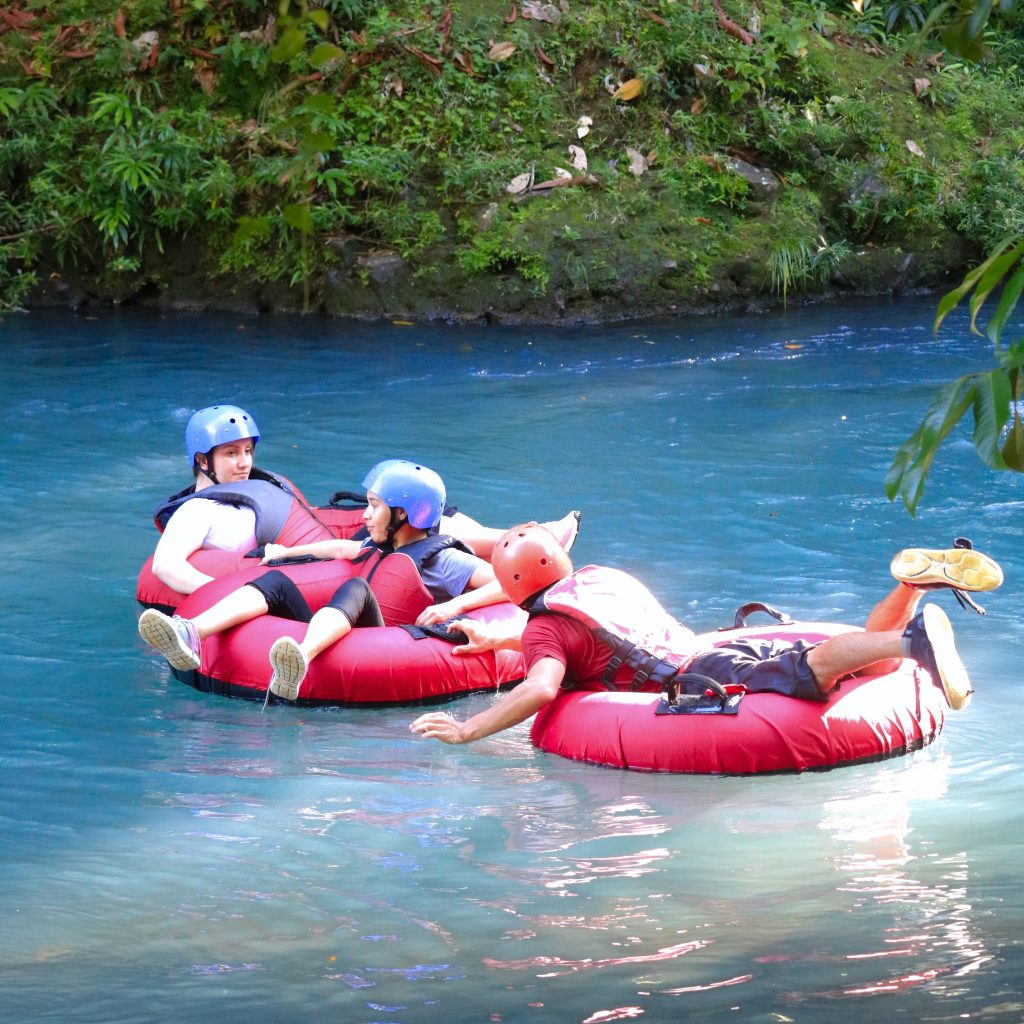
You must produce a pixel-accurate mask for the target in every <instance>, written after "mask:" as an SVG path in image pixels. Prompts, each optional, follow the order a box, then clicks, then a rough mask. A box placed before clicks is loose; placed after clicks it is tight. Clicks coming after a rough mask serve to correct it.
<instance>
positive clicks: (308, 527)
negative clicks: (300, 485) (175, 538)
mask: <svg viewBox="0 0 1024 1024" xmlns="http://www.w3.org/2000/svg"><path fill="white" fill-rule="evenodd" d="M197 498H205V499H206V500H208V501H217V502H220V503H222V504H225V505H236V506H238V507H241V508H250V509H252V511H253V512H254V513H255V515H256V542H257V544H260V545H263V544H286V545H288V546H289V547H295V546H296V545H298V544H309V543H311V542H313V541H317V540H332V539H334V537H335V534H334V533H332V532H331V530H330V529H329V528H328V527H327V526H326V525H325V524H324V523H322V522H321V521H320V520H319V519H318V518H317V516H316V514H315V513H314V511H313V510H312V509H311V508H310V507H309V505H307V504H306V502H305V500H304V499H303V498H302V496H301V495H300V494H299V493H298V491H297V490H296V489H295V488H294V487H293V486H292V485H291V484H290V483H289V482H288V481H287V480H285V479H284V478H283V477H279V476H276V475H275V474H273V473H268V472H266V471H265V470H261V469H255V468H254V469H253V470H252V474H251V475H250V477H249V479H248V480H240V481H238V482H237V483H230V484H214V485H213V486H212V487H204V488H203V489H202V490H200V491H197V490H196V489H195V486H194V485H193V486H192V487H187V488H185V490H183V491H179V492H178V493H177V494H175V495H172V496H171V497H170V498H168V499H167V500H166V501H163V502H161V503H160V504H159V505H158V506H157V508H156V511H155V512H154V513H153V518H154V520H155V521H156V525H157V529H159V530H160V531H161V533H162V532H163V531H164V529H165V528H166V526H167V523H168V522H169V521H170V518H171V516H173V515H174V513H175V512H176V511H177V510H178V509H179V508H181V506H182V505H184V504H185V502H186V501H193V500H195V499H197Z"/></svg>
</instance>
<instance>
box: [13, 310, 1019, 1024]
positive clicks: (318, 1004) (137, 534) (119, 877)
mask: <svg viewBox="0 0 1024 1024" xmlns="http://www.w3.org/2000/svg"><path fill="white" fill-rule="evenodd" d="M933 315H934V300H925V299H921V300H914V301H905V302H901V303H891V304H890V303H883V304H874V305H864V306H844V307H829V308H826V307H822V308H817V309H791V310H789V311H787V312H784V313H779V314H774V315H770V316H761V317H757V318H745V319H741V318H718V319H702V320H695V321H668V320H665V321H656V322H644V323H640V324H629V325H617V326H611V327H602V328H573V329H541V328H530V329H515V330H513V329H504V328H500V329H499V328H488V329H485V328H470V327H445V326H411V325H403V324H389V323H388V324H373V325H353V324H342V323H334V322H328V321H323V320H289V319H284V318H280V319H260V320H243V319H240V318H233V317H227V316H221V317H212V316H211V317H187V316H159V315H157V314H142V313H131V312H127V311H126V312H121V313H115V314H105V315H89V316H84V315H77V316H76V315H73V314H70V313H59V314H58V313H54V314H49V313H47V314H41V313H40V314H33V315H29V316H9V317H6V318H4V319H2V320H0V352H2V357H3V369H2V372H0V417H2V431H3V443H2V445H0V479H2V481H3V487H2V489H0V522H2V524H3V528H2V532H0V553H2V558H3V561H4V565H5V573H4V575H5V579H6V583H5V585H4V587H3V599H2V605H3V615H2V619H0V651H2V654H3V672H2V677H0V679H2V683H0V685H2V687H3V697H4V700H3V703H2V705H0V772H2V778H3V780H4V785H3V787H2V790H0V866H2V869H3V870H2V878H3V884H2V885H0V919H2V921H3V922H4V926H3V928H2V929H0V1015H2V1018H3V1020H4V1021H5V1022H7V1024H21V1022H61V1024H66V1022H75V1024H86V1022H97V1024H99V1022H102V1024H116V1022H132V1024H135V1022H162V1021H171V1020H183V1021H199V1022H205V1021H217V1022H218V1024H228V1022H247V1024H263V1022H267V1024H270V1022H282V1024H283V1022H294V1021H315V1022H323V1021H331V1022H338V1024H376V1022H396V1024H397V1022H402V1024H435V1022H443V1024H464V1022H465V1024H470V1022H494V1021H511V1022H517V1024H518V1022H527V1024H529V1022H537V1024H547V1022H557V1024H562V1022H568V1024H577V1022H579V1024H583V1022H586V1024H596V1022H605V1021H617V1020H640V1021H650V1022H668V1021H672V1022H674V1021H681V1020H693V1021H714V1022H717V1021H741V1022H757V1024H769V1022H788V1021H797V1022H808V1024H810V1022H814V1024H818V1022H821V1021H829V1022H840V1024H845V1022H851V1024H860V1022H862V1021H863V1020H865V1019H870V1018H871V1017H875V1018H878V1019H883V1018H884V1019H887V1020H894V1019H895V1020H899V1019H903V1020H908V1021H963V1020H976V1021H980V1022H985V1024H1003V1022H1006V1024H1009V1022H1019V1021H1020V1020H1022V1019H1024V947H1022V944H1021V935H1022V933H1024V900H1022V895H1024V885H1022V876H1021V866H1022V865H1021V859H1022V858H1021V835H1022V832H1021V825H1022V808H1024V782H1022V774H1024V753H1022V751H1024V746H1022V743H1021V734H1022V731H1024V729H1022V726H1024V711H1022V701H1021V696H1022V680H1021V669H1020V666H1021V662H1022V653H1024V626H1022V622H1021V608H1022V601H1021V580H1022V578H1024V553H1022V535H1024V515H1022V511H1024V504H1022V499H1024V489H1022V488H1024V481H1022V480H1021V478H1020V477H1018V476H1014V475H1011V474H997V473H994V472H992V471H990V470H988V469H986V468H985V467H984V465H983V464H982V463H981V462H980V461H979V460H978V458H977V456H976V454H975V453H974V450H973V447H972V446H971V444H970V440H969V436H968V434H967V432H966V431H964V432H961V433H959V434H958V435H957V437H956V438H955V439H954V440H952V441H951V442H950V443H949V444H948V445H946V446H945V447H944V448H943V450H942V452H941V454H940V457H939V459H938V461H937V464H936V466H935V470H934V473H933V475H932V478H931V479H930V481H929V484H928V487H927V490H926V493H925V499H924V502H923V504H922V508H921V510H920V512H919V514H918V516H917V517H916V518H915V519H911V518H910V517H909V516H908V515H907V514H906V512H905V511H904V510H903V508H902V506H900V505H897V504H892V503H890V502H888V501H887V500H886V499H885V497H884V495H883V491H882V480H883V476H884V473H885V470H886V468H887V467H888V465H889V462H890V461H891V459H892V455H893V453H894V451H895V448H896V447H897V445H898V444H899V443H900V441H902V440H903V439H904V438H905V437H906V436H907V435H908V434H909V433H910V432H911V431H912V430H913V429H914V427H915V426H916V425H917V423H918V422H919V420H920V418H921V416H922V415H923V413H924V410H925V408H926V406H927V403H928V401H929V399H930V396H931V395H932V393H933V392H934V391H935V389H936V388H937V387H938V385H939V384H940V383H942V382H944V381H946V380H949V379H952V378H953V377H956V376H959V375H961V374H964V373H969V372H972V371H974V370H979V369H983V368H985V367H987V365H988V363H989V362H990V360H991V350H990V347H989V346H988V343H987V342H985V341H984V340H979V339H976V338H972V337H971V336H970V334H969V333H968V332H967V330H966V324H965V321H964V318H962V317H954V318H952V319H951V322H950V323H949V324H948V325H947V326H945V327H944V329H943V332H942V334H941V335H940V337H939V339H938V340H936V339H934V338H933V337H932V334H931V321H932V317H933ZM217 401H228V402H236V403H238V404H242V405H244V406H246V407H247V408H248V409H249V410H250V411H251V412H252V413H253V414H254V416H255V417H256V419H257V421H258V423H259V425H260V426H261V428H262V430H263V441H262V442H261V443H260V446H259V452H258V456H259V461H260V463H261V464H262V465H264V466H267V467H271V468H276V469H278V470H280V471H282V472H284V473H286V474H287V475H288V476H290V477H291V478H292V479H294V480H295V481H296V482H297V483H299V484H300V486H301V487H302V488H303V490H304V491H305V493H306V494H307V496H309V497H310V498H311V499H314V500H318V501H322V500H324V499H326V497H327V496H328V495H329V494H330V493H331V492H332V491H334V490H336V489H340V488H346V489H355V488H357V487H358V484H359V481H360V480H361V479H362V476H363V474H364V472H365V471H366V469H367V468H368V467H369V466H370V465H372V464H373V463H374V462H376V461H377V460H378V459H380V458H384V457H391V456H409V457H413V458H415V459H418V460H421V461H423V462H425V463H426V464H428V465H431V466H433V467H435V468H437V469H438V470H439V471H441V472H442V474H443V475H444V476H445V478H446V480H447V482H448V486H449V492H450V496H451V498H452V499H453V500H454V501H455V502H456V503H457V504H459V505H460V506H461V507H462V508H463V509H464V510H465V511H467V512H470V513H471V514H475V515H476V516H477V517H478V518H482V519H484V520H485V521H487V522H489V523H492V524H496V525H511V524H512V523H514V522H517V521H521V520H524V519H528V518H534V517H536V518H552V517H555V516H558V515H561V514H562V513H564V512H565V511H566V510H568V509H569V508H574V507H575V508H581V509H583V511H584V525H583V531H582V533H581V536H580V540H579V542H578V545H577V548H576V549H575V551H574V558H575V560H576V562H577V564H583V563H585V562H598V561H599V562H605V563H608V564H612V565H615V566H619V567H621V568H625V569H628V570H630V571H632V572H634V573H635V574H637V575H638V576H640V577H641V578H642V579H644V581H645V582H647V583H648V585H649V586H650V587H651V588H652V589H653V590H654V591H655V593H656V594H657V595H658V596H659V597H660V598H661V599H662V601H663V603H665V605H666V606H667V607H669V608H671V609H672V610H673V611H674V612H675V613H676V614H677V615H678V616H679V617H680V618H682V619H683V620H684V621H686V622H687V623H689V624H691V625H693V626H695V627H698V628H712V627H715V626H718V625H723V624H726V623H727V622H729V621H731V618H732V613H733V610H734V609H735V608H736V606H737V605H739V604H741V603H743V602H744V601H747V600H751V599H761V600H766V601H769V602H771V603H772V604H774V605H776V606H777V607H780V608H783V609H785V610H786V611H789V612H790V613H791V614H793V615H794V616H797V617H804V618H812V619H824V620H836V621H846V622H862V621H863V619H864V616H865V615H866V614H867V612H868V610H869V609H870V607H871V605H872V604H873V602H874V600H875V599H876V598H877V597H878V596H880V595H881V594H882V593H883V592H884V590H885V589H886V587H887V586H888V584H889V582H890V581H889V577H888V564H889V559H890V557H891V555H892V554H893V552H894V551H896V550H898V549H899V548H901V547H907V546H912V545H926V546H947V545H948V544H949V543H950V542H951V540H952V538H953V537H955V536H957V535H967V536H969V537H972V538H973V539H974V541H975V543H976V544H977V546H979V547H981V548H983V549H984V550H987V551H988V552H990V553H991V554H992V555H993V556H994V557H995V558H997V559H998V560H999V562H1000V563H1001V564H1002V565H1003V567H1004V570H1005V573H1006V584H1005V585H1004V587H1003V588H1002V589H1001V590H1000V591H998V592H996V593H994V594H990V595H985V600H984V601H983V603H984V604H985V605H986V606H987V608H988V615H987V616H986V617H984V618H981V617H978V616H974V615H965V614H963V613H961V612H960V611H959V609H958V608H956V606H955V605H954V604H953V602H952V601H951V600H950V599H949V597H948V595H940V596H939V597H938V598H937V600H939V601H940V602H941V603H942V604H943V605H944V606H946V607H947V608H948V610H949V612H950V616H951V618H952V619H953V621H954V624H955V625H956V627H957V631H958V633H957V635H958V642H959V646H960V649H961V653H962V655H963V657H964V660H965V662H966V664H967V665H968V667H969V669H970V671H971V674H972V678H973V680H974V683H975V687H976V690H977V693H976V695H975V698H974V700H973V702H972V704H971V705H970V706H969V707H968V708H967V709H966V710H965V711H963V712H961V713H959V714H953V713H951V714H950V715H949V716H948V718H947V722H946V728H945V730H944V731H943V733H942V735H941V736H940V737H939V738H938V740H937V741H936V742H935V743H933V744H932V745H931V746H929V747H927V748H925V749H924V750H921V751H918V752H916V753H912V754H909V755H907V756H904V757H899V758H895V759H892V760H889V761H885V762H879V763H874V764H867V765H861V766H857V767H850V768H843V769H839V770H836V771H831V772H820V773H819V772H808V773H805V774H803V775H793V776H771V777H757V778H716V777H687V776H666V775H655V776H651V775H644V774H638V773H631V772H622V771H617V770H610V769H602V768H596V767H592V766H588V765H583V764H577V763H573V762H570V761H566V760H563V759H560V758H558V757H556V756H552V755H548V754H543V753H541V752H539V751H536V750H535V749H534V748H533V747H532V746H531V745H530V742H529V738H528V728H527V726H525V725H523V726H520V727H518V728H516V729H514V730H512V731H510V732H508V733H506V734H504V735H501V736H498V737H494V738H492V739H490V740H486V741H483V742H481V743H479V744H476V745H475V746H473V747H471V748H451V747H443V746H441V745H439V744H436V743H432V742H429V741H425V740H422V739H420V738H418V737H413V736H412V735H411V734H410V733H409V732H408V728H407V727H408V723H409V722H410V721H411V719H412V718H413V717H414V715H415V714H416V711H415V709H410V708H390V709H385V710H358V711H353V710H344V709H322V710H309V709H302V708H295V707H292V706H282V705H276V706H272V707H271V708H269V709H268V711H267V712H266V713H261V710H260V707H259V705H258V703H255V702H249V701H242V700H231V699H228V698H224V697H216V696H211V695H207V694H202V693H198V692H196V691H194V690H193V689H192V688H190V687H188V686H186V685H184V684H182V683H179V682H177V681H176V680H175V679H174V678H173V677H172V676H171V675H170V673H169V671H168V669H167V667H166V665H165V664H164V663H163V662H162V660H161V659H159V658H158V657H156V656H155V655H153V654H152V653H151V652H149V651H148V650H147V649H145V647H144V645H143V644H142V643H141V641H140V640H139V639H138V636H137V634H136V631H135V619H136V616H137V606H136V603H135V579H136V574H137V572H138V568H139V566H140V565H141V563H142V561H143V560H144V558H145V557H146V556H147V554H148V553H149V552H150V551H151V550H152V547H153V544H154V542H155V538H156V532H155V529H154V527H153V524H152V520H151V518H150V513H151V510H152V508H153V506H154V505H155V504H156V502H157V500H158V499H160V498H161V497H163V496H164V495H166V494H169V493H170V492H171V491H173V490H177V489H178V488H180V487H182V486H184V484H185V483H186V482H187V479H188V474H187V467H186V463H185V458H184V455H183V452H182V446H181V435H182V430H183V427H184V423H185V420H186V418H187V417H188V415H189V413H190V412H191V410H193V409H194V408H196V407H199V406H202V405H207V404H211V403H213V402H217ZM494 699H496V698H495V697H494V696H493V695H489V694H484V695H474V696H471V697H467V698H464V699H462V700H460V701H457V702H455V703H453V704H452V705H450V708H451V710H452V711H453V712H454V713H456V714H459V715H463V714H469V713H471V712H473V711H474V710H478V709H480V708H482V707H484V706H486V705H487V704H488V702H490V701H492V700H494Z"/></svg>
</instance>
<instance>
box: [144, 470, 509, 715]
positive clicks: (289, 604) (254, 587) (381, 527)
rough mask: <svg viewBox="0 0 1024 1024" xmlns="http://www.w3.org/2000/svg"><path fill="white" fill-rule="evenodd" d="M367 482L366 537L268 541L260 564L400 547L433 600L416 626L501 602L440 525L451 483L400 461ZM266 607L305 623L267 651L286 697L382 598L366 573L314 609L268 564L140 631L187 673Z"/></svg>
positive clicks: (489, 578)
mask: <svg viewBox="0 0 1024 1024" xmlns="http://www.w3.org/2000/svg"><path fill="white" fill-rule="evenodd" d="M363 486H364V487H365V488H366V500H367V507H366V511H365V513H364V514H363V521H364V523H365V525H366V529H367V532H368V534H369V537H368V538H367V540H365V541H362V542H360V541H356V540H326V541H315V542H313V543H310V544H302V545H298V546H296V547H291V548H289V547H284V546H281V545H269V546H268V550H267V552H266V556H265V558H264V561H269V560H271V559H274V558H281V557H288V556H293V555H314V556H317V557H321V558H343V559H348V560H350V561H356V560H358V559H360V557H361V556H363V555H364V554H369V553H370V552H371V551H372V549H373V548H376V549H378V550H380V551H383V552H385V553H386V552H390V551H401V552H403V553H404V554H408V555H409V557H410V558H412V560H413V562H414V564H415V566H416V568H417V570H418V571H419V575H420V578H421V579H422V581H423V584H424V585H425V586H426V589H427V590H428V591H429V593H430V595H431V597H432V598H433V599H434V600H435V603H434V604H433V605H431V606H430V607H428V608H426V609H425V610H424V611H423V612H421V613H420V615H419V616H418V618H417V620H416V622H417V624H418V625H421V626H422V625H431V624H434V623H437V622H442V621H445V620H446V619H450V618H453V617H455V616H457V615H461V614H463V613H464V612H467V611H469V610H471V609H473V608H480V607H482V606H484V605H487V604H494V603H495V602H497V601H502V600H505V594H504V592H503V591H502V589H501V586H500V585H499V584H498V583H497V581H496V580H495V577H494V570H493V569H492V568H491V566H490V564H489V563H488V562H485V561H484V560H483V559H481V558H478V557H477V556H476V555H474V554H473V553H472V552H471V551H470V550H469V549H468V548H467V547H466V546H465V545H464V544H462V543H461V542H460V541H458V540H457V539H456V538H454V537H451V536H446V535H444V534H441V533H440V532H439V531H438V527H439V524H440V522H441V512H442V510H443V509H444V507H445V488H444V483H443V481H442V480H441V478H440V476H438V474H437V473H435V472H434V471H433V470H431V469H428V468H427V467H426V466H421V465H419V464H417V463H414V462H409V461H407V460H404V459H388V460H385V461H384V462H380V463H378V464H377V465H376V466H374V467H373V469H371V470H370V472H369V473H368V474H367V476H366V478H365V479H364V481H363ZM368 549H369V550H368ZM268 613H271V614H274V615H279V616H281V617H283V618H287V619H292V620H294V621H297V622H307V623H308V624H309V625H308V628H307V630H306V635H305V637H304V638H303V640H302V641H301V642H299V641H296V640H294V639H293V638H292V637H282V638H280V639H279V640H277V641H276V642H275V643H274V644H273V646H272V647H271V649H270V664H271V668H272V670H273V674H272V676H271V681H270V691H271V692H272V693H274V694H275V695H277V696H278V697H283V698H285V699H287V700H295V699H296V698H297V697H298V696H299V689H300V686H301V684H302V680H303V678H304V677H305V675H306V671H307V669H308V666H309V662H310V661H311V660H312V659H313V658H315V657H316V656H317V655H318V654H320V653H321V652H322V651H324V650H326V649H327V648H328V647H330V646H331V645H332V644H334V643H336V642H337V641H338V640H340V639H341V638H342V637H344V636H346V635H347V634H348V633H349V632H350V631H351V630H352V629H354V628H357V627H362V626H382V625H384V620H383V617H382V615H381V611H380V607H379V605H378V603H377V599H376V597H375V596H374V593H373V591H372V590H371V589H370V586H369V584H368V582H367V580H366V579H365V578H363V577H362V576H354V577H352V578H350V579H347V580H346V581H345V582H344V583H343V584H342V585H341V586H340V587H338V589H337V590H336V591H335V593H334V594H333V596H332V597H331V598H330V600H329V601H328V602H327V604H326V605H325V606H324V607H323V608H320V609H319V610H317V611H316V612H314V611H313V610H312V609H311V608H310V607H309V605H308V603H307V602H306V599H305V597H304V596H303V595H302V593H301V592H300V590H299V588H298V587H297V586H296V585H295V583H294V582H293V581H292V580H291V579H290V578H289V577H288V576H287V575H285V574H284V573H283V572H281V571H280V570H277V569H271V570H270V571H268V572H267V573H265V574H264V575H262V576H260V577H258V578H257V579H255V580H252V581H251V582H249V583H247V584H245V585H243V586H242V587H240V588H239V589H238V590H235V591H233V592H232V593H231V594H228V595H227V596H226V597H224V598H223V599H222V600H220V601H218V602H217V603H216V604H214V605H213V606H212V607H210V608H208V609H207V610H206V611H204V612H201V613H200V614H199V615H197V616H196V617H195V618H194V619H184V618H181V617H180V616H168V615H165V614H164V613H163V612H160V611H157V610H156V609H148V610H147V611H145V612H143V614H142V616H141V618H140V619H139V634H140V635H141V636H142V638H143V640H145V641H146V642H147V643H148V644H149V645H150V646H152V647H154V648H155V649H156V650H157V651H159V652H160V653H161V654H162V655H163V656H164V657H165V658H166V659H167V661H168V662H169V663H170V665H171V666H172V667H173V668H176V669H179V670H181V671H189V670H192V669H196V668H198V667H199V665H200V662H201V657H200V645H201V644H202V641H203V639H204V638H206V637H208V636H211V635H213V634H214V633H219V632H221V631H222V630H224V629H228V628H230V627H232V626H237V625H239V624H241V623H243V622H247V621H249V620H250V619H254V618H256V617H258V616H260V615H266V614H268Z"/></svg>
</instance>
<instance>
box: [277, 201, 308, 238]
mask: <svg viewBox="0 0 1024 1024" xmlns="http://www.w3.org/2000/svg"><path fill="white" fill-rule="evenodd" d="M281 216H282V217H284V219H285V222H286V223H287V224H290V225H291V226H292V227H293V228H295V229H296V230H297V231H301V232H302V233H303V234H304V235H309V234H312V233H313V216H312V214H311V213H310V212H309V204H308V203H288V204H287V205H286V206H283V207H282V208H281Z"/></svg>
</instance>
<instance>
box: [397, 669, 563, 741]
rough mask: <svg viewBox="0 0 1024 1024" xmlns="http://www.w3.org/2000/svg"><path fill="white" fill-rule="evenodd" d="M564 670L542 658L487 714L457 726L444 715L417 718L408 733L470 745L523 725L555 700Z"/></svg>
mask: <svg viewBox="0 0 1024 1024" xmlns="http://www.w3.org/2000/svg"><path fill="white" fill-rule="evenodd" d="M564 677H565V666H564V665H563V664H562V663H561V662H560V661H558V660H557V659H555V658H541V659H540V661H538V662H537V663H536V664H535V665H534V666H533V668H531V669H530V672H529V675H527V677H526V679H524V680H523V682H521V683H520V684H519V685H518V686H517V687H516V688H515V689H514V690H512V691H510V692H509V693H507V694H506V695H505V696H503V697H502V698H501V699H500V700H498V701H497V702H496V703H495V704H493V705H492V706H491V707H489V708H487V710H486V711H481V712H480V713H479V714H477V715H473V717H472V718H468V719H466V720H465V721H464V722H460V721H459V720H458V719H456V718H453V717H452V716H451V715H450V714H448V713H447V712H446V711H431V712H428V713H427V714H425V715H420V717H419V718H417V719H416V720H415V721H414V722H413V723H412V724H411V725H410V726H409V730H410V731H411V732H414V733H418V734H419V735H420V736H426V737H428V738H429V739H435V740H440V741H441V742H442V743H472V742H473V741H474V740H479V739H483V738H484V737H485V736H492V735H493V734H494V733H496V732H501V731H502V730H503V729H509V728H511V727H512V726H513V725H518V724H519V723H520V722H525V721H526V719H528V718H530V717H531V716H532V715H535V714H536V713H537V712H538V711H540V709H541V708H542V707H544V706H545V705H547V704H550V703H551V701H553V700H554V699H555V697H557V696H558V691H559V688H560V687H561V684H562V679H563V678H564Z"/></svg>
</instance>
